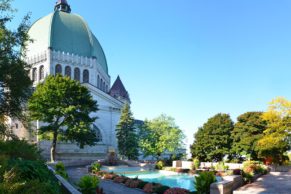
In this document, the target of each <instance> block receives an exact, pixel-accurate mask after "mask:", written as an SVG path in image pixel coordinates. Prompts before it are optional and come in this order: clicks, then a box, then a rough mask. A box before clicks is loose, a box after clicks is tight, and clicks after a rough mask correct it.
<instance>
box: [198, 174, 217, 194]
mask: <svg viewBox="0 0 291 194" xmlns="http://www.w3.org/2000/svg"><path fill="white" fill-rule="evenodd" d="M214 182H216V178H215V176H214V172H208V171H205V172H201V173H199V175H198V176H196V177H195V189H196V191H197V193H198V194H210V185H211V184H212V183H214Z"/></svg>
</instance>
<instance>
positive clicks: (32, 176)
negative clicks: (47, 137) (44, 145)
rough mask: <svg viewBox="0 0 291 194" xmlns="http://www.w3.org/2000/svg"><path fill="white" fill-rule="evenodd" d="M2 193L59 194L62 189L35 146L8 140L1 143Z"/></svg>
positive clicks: (0, 172) (0, 169) (0, 188)
mask: <svg viewBox="0 0 291 194" xmlns="http://www.w3.org/2000/svg"><path fill="white" fill-rule="evenodd" d="M0 193H8V194H10V193H11V194H18V193H24V194H30V193H51V194H59V193H60V187H59V185H58V183H57V181H56V179H55V177H54V175H53V173H52V172H50V171H49V170H48V168H47V166H46V165H45V164H44V161H42V160H41V156H40V153H39V150H38V149H37V148H36V146H35V145H30V144H28V143H27V142H25V141H23V140H8V141H5V142H1V141H0Z"/></svg>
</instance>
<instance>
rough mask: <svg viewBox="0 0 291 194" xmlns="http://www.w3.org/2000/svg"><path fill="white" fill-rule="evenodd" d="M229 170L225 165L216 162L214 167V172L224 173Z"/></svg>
mask: <svg viewBox="0 0 291 194" xmlns="http://www.w3.org/2000/svg"><path fill="white" fill-rule="evenodd" d="M228 169H229V166H227V165H225V163H224V162H218V163H217V164H216V165H215V170H216V171H226V170H228Z"/></svg>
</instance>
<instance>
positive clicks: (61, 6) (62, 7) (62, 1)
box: [55, 0, 71, 13]
mask: <svg viewBox="0 0 291 194" xmlns="http://www.w3.org/2000/svg"><path fill="white" fill-rule="evenodd" d="M56 10H59V11H63V12H67V13H71V7H70V5H69V4H68V2H67V0H58V1H57V2H56V5H55V11H56Z"/></svg>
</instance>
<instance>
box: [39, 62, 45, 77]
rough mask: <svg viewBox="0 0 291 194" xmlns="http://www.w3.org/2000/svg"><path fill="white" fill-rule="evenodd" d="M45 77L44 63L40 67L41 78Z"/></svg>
mask: <svg viewBox="0 0 291 194" xmlns="http://www.w3.org/2000/svg"><path fill="white" fill-rule="evenodd" d="M43 78H44V67H43V65H42V66H40V68H39V80H43Z"/></svg>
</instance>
